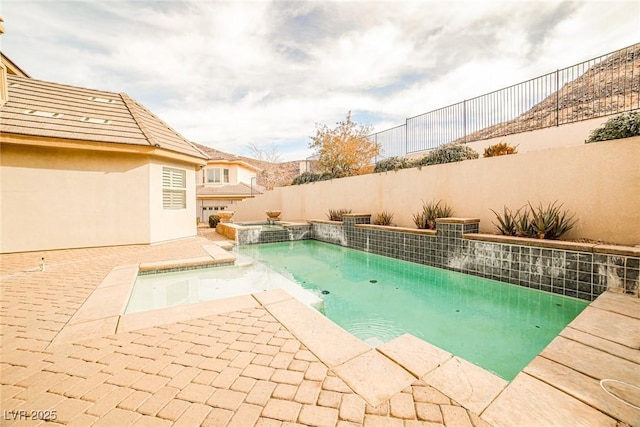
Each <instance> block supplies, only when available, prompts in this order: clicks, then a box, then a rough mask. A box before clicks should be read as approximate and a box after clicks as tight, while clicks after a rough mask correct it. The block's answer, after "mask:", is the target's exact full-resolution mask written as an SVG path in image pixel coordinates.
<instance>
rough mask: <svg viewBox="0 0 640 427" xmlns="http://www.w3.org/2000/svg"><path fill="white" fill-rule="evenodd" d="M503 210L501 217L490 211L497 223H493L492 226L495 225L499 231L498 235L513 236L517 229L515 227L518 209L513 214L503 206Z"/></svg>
mask: <svg viewBox="0 0 640 427" xmlns="http://www.w3.org/2000/svg"><path fill="white" fill-rule="evenodd" d="M503 210H504V213H503V214H502V216H501V215H500V214H499V213H498V212H496V211H494V210H493V209H491V212H493V213H494V214H495V216H496V219H497V220H498V223H497V224H496V223H495V222H494V223H493V225H495V226H496V228H497V229H498V231H500V234H504V235H507V236H515V235H516V232H517V227H516V222H517V219H518V218H517V216H518V213H519V212H520V209H518V210H517V211H516V212H515V213H514V212H512V211H511V209H509V208H508V207H506V206H505V207H504V208H503Z"/></svg>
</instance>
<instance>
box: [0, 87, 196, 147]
mask: <svg viewBox="0 0 640 427" xmlns="http://www.w3.org/2000/svg"><path fill="white" fill-rule="evenodd" d="M7 81H8V83H9V85H8V93H9V99H8V101H7V102H6V104H5V105H4V106H2V107H1V108H0V120H1V121H2V133H14V134H20V135H32V136H40V137H52V138H62V139H73V140H82V141H93V142H111V143H115V144H131V145H147V146H158V145H159V146H160V147H161V148H163V149H166V150H169V151H173V152H177V153H181V154H186V155H189V156H193V157H197V158H201V159H207V158H208V156H207V154H205V153H204V152H203V151H202V150H200V149H199V148H197V147H196V146H194V145H193V144H192V143H191V142H189V141H188V140H187V139H185V138H184V137H183V136H182V135H180V134H179V133H178V132H176V131H175V130H174V129H172V128H171V127H170V126H169V125H167V124H166V123H165V122H163V121H162V120H160V119H159V118H158V117H157V116H156V115H154V114H153V113H152V112H151V111H149V110H148V109H146V108H145V107H144V106H143V105H142V104H140V103H139V102H137V101H136V100H134V99H133V98H130V97H129V96H128V95H127V94H125V93H121V94H119V93H114V92H106V91H100V90H94V89H85V88H79V87H75V86H68V85H63V84H59V83H51V82H45V81H41V80H34V79H30V78H25V77H19V76H13V75H8V76H7ZM31 110H35V111H41V112H49V113H58V114H60V115H59V116H57V117H46V114H38V113H35V114H29V113H27V112H28V111H31ZM43 116H44V117H43Z"/></svg>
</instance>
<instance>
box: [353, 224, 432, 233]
mask: <svg viewBox="0 0 640 427" xmlns="http://www.w3.org/2000/svg"><path fill="white" fill-rule="evenodd" d="M355 227H356V228H368V229H372V230H385V231H397V232H398V233H410V234H424V235H427V236H435V235H436V230H426V229H420V228H407V227H396V226H393V225H375V224H356V226H355Z"/></svg>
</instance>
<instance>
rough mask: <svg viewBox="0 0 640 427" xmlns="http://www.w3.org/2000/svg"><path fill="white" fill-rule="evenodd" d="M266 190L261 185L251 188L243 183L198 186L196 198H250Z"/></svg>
mask: <svg viewBox="0 0 640 427" xmlns="http://www.w3.org/2000/svg"><path fill="white" fill-rule="evenodd" d="M263 192H264V188H262V187H261V186H259V185H254V186H253V190H251V186H249V185H247V184H245V183H243V182H241V183H239V184H230V185H224V186H216V187H211V186H206V185H198V186H197V187H196V196H250V195H252V194H262V193H263Z"/></svg>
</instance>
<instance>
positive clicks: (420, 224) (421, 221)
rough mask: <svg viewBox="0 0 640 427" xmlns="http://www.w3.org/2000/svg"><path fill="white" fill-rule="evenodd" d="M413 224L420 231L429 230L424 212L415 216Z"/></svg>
mask: <svg viewBox="0 0 640 427" xmlns="http://www.w3.org/2000/svg"><path fill="white" fill-rule="evenodd" d="M413 223H414V224H415V225H416V227H417V228H419V229H422V230H423V229H426V228H427V219H426V218H425V217H424V213H422V212H418V213H415V214H413Z"/></svg>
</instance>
